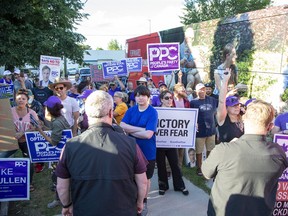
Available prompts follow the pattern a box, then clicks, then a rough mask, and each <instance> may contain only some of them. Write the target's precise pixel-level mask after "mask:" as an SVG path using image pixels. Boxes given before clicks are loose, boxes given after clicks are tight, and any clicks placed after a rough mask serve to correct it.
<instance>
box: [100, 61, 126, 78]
mask: <svg viewBox="0 0 288 216" xmlns="http://www.w3.org/2000/svg"><path fill="white" fill-rule="evenodd" d="M102 70H103V77H104V78H105V79H107V78H113V77H114V76H115V75H116V76H119V77H120V76H128V70H127V63H126V60H121V61H110V62H103V63H102Z"/></svg>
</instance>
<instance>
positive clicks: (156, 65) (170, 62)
mask: <svg viewBox="0 0 288 216" xmlns="http://www.w3.org/2000/svg"><path fill="white" fill-rule="evenodd" d="M179 47H180V46H179V43H154V44H147V60H148V70H149V71H150V72H161V73H163V71H171V70H179V69H180V55H179V50H180V49H179Z"/></svg>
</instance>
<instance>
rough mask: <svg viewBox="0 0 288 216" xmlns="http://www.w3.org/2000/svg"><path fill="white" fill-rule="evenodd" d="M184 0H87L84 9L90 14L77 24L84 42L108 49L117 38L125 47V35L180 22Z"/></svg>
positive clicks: (134, 35) (175, 25)
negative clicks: (109, 44) (84, 39)
mask: <svg viewBox="0 0 288 216" xmlns="http://www.w3.org/2000/svg"><path fill="white" fill-rule="evenodd" d="M183 8H184V0H88V1H87V3H86V4H85V8H84V13H88V14H90V16H89V17H88V19H86V20H84V21H83V22H82V23H81V25H80V26H78V30H77V32H79V33H81V34H82V35H84V36H85V37H86V38H87V40H86V42H85V44H87V45H90V46H91V47H92V49H96V48H97V47H101V48H103V49H107V45H108V43H109V42H110V41H111V40H112V39H116V40H117V41H118V42H119V43H120V44H121V45H122V47H123V48H125V41H126V39H129V38H133V37H136V36H141V35H144V34H149V33H150V29H151V32H156V31H161V30H165V29H170V28H175V27H179V26H182V24H181V23H180V18H179V16H182V15H183V12H182V9H183Z"/></svg>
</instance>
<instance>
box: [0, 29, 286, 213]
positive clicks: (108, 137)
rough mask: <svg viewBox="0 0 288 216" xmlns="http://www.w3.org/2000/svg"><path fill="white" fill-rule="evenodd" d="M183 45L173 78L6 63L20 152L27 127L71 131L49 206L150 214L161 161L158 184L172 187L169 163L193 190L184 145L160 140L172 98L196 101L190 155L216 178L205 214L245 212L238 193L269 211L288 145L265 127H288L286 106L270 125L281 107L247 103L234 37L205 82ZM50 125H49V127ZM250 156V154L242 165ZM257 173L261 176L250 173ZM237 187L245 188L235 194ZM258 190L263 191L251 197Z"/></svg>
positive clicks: (56, 135)
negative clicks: (99, 76)
mask: <svg viewBox="0 0 288 216" xmlns="http://www.w3.org/2000/svg"><path fill="white" fill-rule="evenodd" d="M188 33H189V32H187V34H188ZM186 40H188V38H186V39H185V41H186ZM185 41H184V42H183V43H184V44H185V43H187V41H186V42H185ZM188 41H189V40H188ZM183 55H186V59H185V61H184V60H183V62H181V67H182V68H181V71H180V72H177V74H176V75H175V79H176V84H175V85H174V86H170V84H171V83H169V84H167V83H165V81H160V82H159V83H157V85H156V84H155V83H154V82H153V79H152V78H151V77H150V74H149V73H144V74H143V77H141V78H140V79H139V80H137V82H136V85H137V86H135V88H134V86H133V82H131V81H128V82H127V85H126V86H125V85H124V83H123V82H122V81H121V79H119V78H118V77H117V76H115V77H114V80H112V81H110V82H108V83H101V85H99V84H95V83H94V82H93V81H92V80H91V78H89V79H87V80H84V81H81V80H79V74H76V75H75V77H74V80H72V81H70V80H69V79H68V80H67V79H61V78H57V79H56V80H55V81H54V82H50V81H49V79H47V77H46V75H47V74H49V71H48V70H49V68H44V69H43V70H44V72H43V74H44V75H45V76H44V75H43V80H44V78H45V80H44V81H43V80H41V81H42V82H41V81H39V79H38V78H35V79H34V80H31V79H29V77H28V78H25V77H23V76H20V71H19V70H15V71H14V73H13V76H14V78H12V73H11V72H10V71H5V72H4V77H3V78H2V79H1V80H0V85H11V86H13V89H14V92H15V95H14V104H13V107H12V108H11V111H12V114H13V121H14V124H15V128H16V139H17V140H18V144H19V148H20V149H21V151H22V154H23V157H29V152H28V148H27V142H26V140H25V136H24V133H25V132H27V131H39V132H40V134H41V135H42V136H43V137H44V138H45V139H46V141H47V142H49V143H51V144H52V145H57V144H58V143H59V141H60V139H61V134H62V131H63V130H64V129H71V130H72V133H73V138H72V139H71V140H69V141H68V142H67V143H66V145H65V147H64V148H63V151H62V154H61V157H60V160H59V163H58V165H57V164H55V166H54V168H53V175H52V181H53V184H54V186H55V187H57V191H56V195H55V200H53V201H52V202H51V203H49V204H48V208H54V207H56V206H58V205H62V207H63V210H62V213H63V215H72V214H75V215H88V213H89V212H90V213H91V212H97V215H123V216H124V215H125V216H126V215H135V214H138V215H147V213H148V205H147V203H148V202H147V196H148V193H149V190H150V184H151V178H152V177H153V174H154V170H155V166H156V164H157V169H158V185H159V194H160V195H165V192H166V191H167V190H168V189H169V183H168V178H169V176H170V174H171V173H172V179H173V187H174V190H175V191H179V192H181V193H182V194H183V195H186V196H187V195H188V194H189V191H188V190H187V188H186V187H185V184H184V181H183V179H182V166H183V162H184V155H185V149H181V148H178V149H176V148H168V149H165V148H156V134H155V132H156V131H157V123H158V113H157V110H156V109H155V108H154V107H166V108H167V107H168V108H195V109H198V119H197V132H196V143H195V148H194V149H189V150H188V151H187V153H188V154H189V158H190V159H191V161H190V162H189V163H188V164H189V166H196V168H197V169H196V174H197V175H199V176H203V175H204V177H205V178H207V179H208V178H215V183H214V186H213V188H212V194H211V199H210V201H209V208H208V215H225V211H226V213H227V212H230V213H229V214H228V215H241V214H236V212H237V211H238V209H239V208H240V207H239V206H240V204H239V203H241V204H243V205H248V202H250V203H249V206H252V204H253V203H254V204H255V206H254V207H251V211H253V212H254V213H255V214H253V215H266V214H267V213H269V212H271V210H272V207H273V205H272V204H271V203H272V202H273V201H274V202H275V197H274V196H275V192H276V189H277V179H278V177H279V176H280V175H281V173H282V172H283V170H284V169H285V168H286V167H287V166H288V163H287V160H286V156H285V153H284V152H283V151H282V150H281V148H280V147H277V145H276V144H273V143H271V142H270V143H269V142H267V141H266V140H265V139H264V137H265V136H266V135H267V133H268V132H269V131H270V130H272V133H273V134H275V133H288V126H287V125H288V120H287V113H284V114H280V115H279V116H278V117H277V118H276V120H275V126H274V128H273V126H272V125H273V119H274V115H275V113H274V109H273V107H272V106H271V105H269V104H268V103H266V102H264V101H261V100H256V99H250V100H246V103H245V102H244V103H240V96H239V94H238V93H239V92H238V91H237V88H235V86H236V85H237V67H236V66H235V61H236V58H237V55H236V50H235V48H234V47H233V45H232V44H227V45H226V46H225V48H224V52H223V60H224V61H223V63H222V64H221V65H220V66H219V67H218V68H217V70H215V74H214V75H215V86H214V85H213V83H212V82H210V83H202V81H201V79H200V77H199V75H197V72H195V70H197V69H196V64H195V62H193V58H192V57H191V56H189V55H192V54H191V52H190V53H189V52H186V53H184V54H183ZM185 66H186V67H187V68H186V69H185ZM191 70H193V74H194V75H196V77H195V76H194V75H193V77H194V78H193V81H191V80H189V77H191V73H192V72H191ZM183 77H185V79H183V80H182V78H183ZM13 80H14V81H13ZM182 81H184V82H182ZM229 85H232V86H234V87H232V88H231V87H229ZM213 90H214V91H213ZM253 113H254V114H253ZM256 113H257V114H256ZM31 119H34V120H35V121H36V122H38V124H35V122H34V121H31ZM44 130H51V131H52V133H51V136H50V137H48V136H47V135H46V134H45V133H44V132H43V131H44ZM131 137H132V138H131ZM235 138H239V139H238V140H237V141H235ZM219 143H221V144H219ZM255 146H257V147H255ZM271 148H272V149H273V150H271ZM204 149H206V152H205V155H206V158H207V159H206V160H205V161H203V153H204ZM188 154H187V155H188ZM263 155H265V158H262V156H263ZM266 155H269V156H268V157H267V156H266ZM195 156H196V160H195ZM263 157H264V156H263ZM276 158H277V160H276ZM192 159H193V161H192ZM241 160H242V161H241ZM243 161H244V162H245V161H249V162H247V163H249V164H247V163H246V162H245V163H244V165H243ZM241 164H242V165H241ZM252 164H253V166H250V165H252ZM263 166H264V167H263ZM43 168H44V164H35V165H34V166H31V169H30V181H31V182H30V191H33V190H35V188H34V185H33V173H34V171H36V172H41V171H42V170H43ZM231 170H232V171H231ZM260 170H261V172H259V171H260ZM254 172H256V173H257V175H256V173H254ZM253 173H254V174H255V175H256V176H254V177H252V175H254V174H253ZM240 175H241V176H240ZM238 179H242V180H241V181H239V182H237V180H238ZM267 184H269V191H268V193H267V191H266V186H267ZM243 185H244V186H243ZM254 187H257V190H256V188H254ZM70 190H71V195H70ZM221 193H222V194H223V196H222V195H221V196H220V195H219V194H221ZM232 193H236V194H237V195H239V196H236V197H231V194H232ZM97 194H101V197H99V196H97ZM251 194H253V196H254V195H255V196H259V197H261V199H260V200H253V199H252V198H251V197H250V198H251V199H249V198H247V197H248V196H250V195H251ZM90 200H94V201H93V202H91V201H90ZM111 203H113V208H111V207H110V204H111ZM227 203H229V206H228V205H227ZM237 203H238V204H237ZM256 204H257V205H256ZM235 206H236V207H235ZM263 206H264V207H263ZM234 207H235V208H234ZM260 207H263V209H262V210H261V211H260V210H259V209H260ZM225 208H226V209H225ZM257 211H259V212H261V214H259V213H257ZM238 213H239V212H238ZM262 213H263V214H262ZM226 215H227V214H226ZM267 215H268V214H267Z"/></svg>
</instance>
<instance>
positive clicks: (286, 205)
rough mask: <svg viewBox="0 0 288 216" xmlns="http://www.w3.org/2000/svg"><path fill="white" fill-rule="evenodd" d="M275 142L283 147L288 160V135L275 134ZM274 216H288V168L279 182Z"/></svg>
mask: <svg viewBox="0 0 288 216" xmlns="http://www.w3.org/2000/svg"><path fill="white" fill-rule="evenodd" d="M273 141H274V142H275V143H278V144H279V145H280V146H281V147H282V149H283V150H284V152H285V154H286V158H287V159H288V135H284V134H275V135H274V140H273ZM273 215H288V168H287V169H285V170H284V172H283V173H282V176H281V177H280V178H279V181H278V188H277V192H276V203H275V205H274V210H273Z"/></svg>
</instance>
